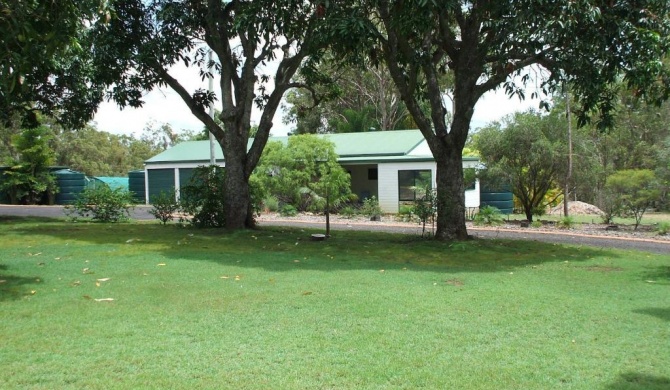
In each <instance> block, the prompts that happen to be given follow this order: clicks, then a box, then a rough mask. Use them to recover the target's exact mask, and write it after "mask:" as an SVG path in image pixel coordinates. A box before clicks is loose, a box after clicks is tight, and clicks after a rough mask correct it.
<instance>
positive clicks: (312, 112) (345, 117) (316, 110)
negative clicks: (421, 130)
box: [284, 58, 412, 134]
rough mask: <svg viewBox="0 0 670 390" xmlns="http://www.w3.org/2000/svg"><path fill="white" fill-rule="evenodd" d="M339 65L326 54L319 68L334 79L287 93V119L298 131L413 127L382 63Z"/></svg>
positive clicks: (355, 130) (296, 131) (323, 131)
mask: <svg viewBox="0 0 670 390" xmlns="http://www.w3.org/2000/svg"><path fill="white" fill-rule="evenodd" d="M340 65H341V64H339V63H338V61H336V60H334V59H333V58H327V59H326V61H325V62H324V63H322V64H321V65H320V68H319V69H320V70H321V71H322V72H324V73H326V74H328V75H329V79H330V80H332V83H330V84H328V86H327V87H325V88H316V87H315V88H312V90H310V91H307V90H295V91H291V92H290V93H289V94H288V96H287V97H286V103H287V104H286V107H285V108H286V109H287V113H286V115H285V116H284V123H286V124H289V123H295V124H296V129H295V131H294V132H295V133H296V134H306V133H350V132H362V131H369V130H370V129H371V128H374V129H375V130H382V131H383V130H396V129H406V128H408V127H412V123H411V118H409V113H408V112H407V109H406V108H405V105H404V103H403V102H402V100H401V99H400V95H399V93H398V90H397V88H396V87H395V84H393V80H392V79H391V75H390V74H389V72H388V69H387V68H386V67H385V66H384V65H383V64H379V65H378V66H376V67H375V66H366V65H371V64H369V63H367V64H363V66H360V64H359V65H358V66H344V67H343V66H340ZM315 90H316V92H315Z"/></svg>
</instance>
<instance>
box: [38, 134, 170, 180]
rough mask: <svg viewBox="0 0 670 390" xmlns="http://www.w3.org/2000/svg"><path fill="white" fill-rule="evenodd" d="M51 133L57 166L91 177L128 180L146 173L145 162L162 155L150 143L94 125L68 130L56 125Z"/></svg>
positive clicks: (51, 143)
mask: <svg viewBox="0 0 670 390" xmlns="http://www.w3.org/2000/svg"><path fill="white" fill-rule="evenodd" d="M51 131H52V132H53V137H52V139H51V142H50V146H51V148H52V149H53V150H54V152H55V154H56V160H55V163H56V165H60V166H66V167H69V168H70V169H73V170H76V171H79V172H83V173H85V174H86V175H88V176H126V175H127V174H128V172H130V171H132V170H135V169H142V168H143V166H144V161H146V160H147V159H149V158H151V157H152V156H154V155H155V154H157V153H159V152H160V151H161V150H159V149H154V147H153V145H151V144H149V143H147V142H146V141H142V140H138V139H137V138H134V137H131V136H127V135H117V134H111V133H108V132H105V131H99V130H97V129H96V128H95V127H93V126H91V125H88V126H86V127H84V128H81V129H79V130H68V129H65V128H63V127H62V126H58V125H55V124H54V125H52V126H51Z"/></svg>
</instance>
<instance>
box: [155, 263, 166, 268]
mask: <svg viewBox="0 0 670 390" xmlns="http://www.w3.org/2000/svg"><path fill="white" fill-rule="evenodd" d="M156 265H158V266H159V267H162V266H164V265H165V263H158V264H156Z"/></svg>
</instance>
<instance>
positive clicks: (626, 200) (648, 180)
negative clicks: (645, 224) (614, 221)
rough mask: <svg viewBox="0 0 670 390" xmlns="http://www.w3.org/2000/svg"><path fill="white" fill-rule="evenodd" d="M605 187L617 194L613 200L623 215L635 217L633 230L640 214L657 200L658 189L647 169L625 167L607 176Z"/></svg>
mask: <svg viewBox="0 0 670 390" xmlns="http://www.w3.org/2000/svg"><path fill="white" fill-rule="evenodd" d="M605 188H606V189H607V190H609V191H611V192H612V193H613V194H615V195H617V198H618V199H617V200H613V201H615V202H620V203H619V206H620V208H621V212H622V214H623V215H624V216H630V217H633V218H635V230H637V227H638V226H639V225H640V221H642V216H643V215H644V213H645V212H646V211H647V209H648V208H649V207H651V205H652V204H653V203H654V202H655V201H657V200H658V198H659V196H660V190H659V188H658V185H657V182H656V176H655V175H654V172H653V171H651V170H649V169H626V170H623V171H618V172H616V173H614V174H612V175H610V176H609V177H608V178H607V182H606V184H605Z"/></svg>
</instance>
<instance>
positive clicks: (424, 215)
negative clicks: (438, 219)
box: [412, 186, 437, 237]
mask: <svg viewBox="0 0 670 390" xmlns="http://www.w3.org/2000/svg"><path fill="white" fill-rule="evenodd" d="M417 190H420V191H421V192H423V194H422V195H421V196H419V195H420V194H418V193H417V197H416V199H415V200H414V206H413V207H412V212H413V213H414V214H415V215H416V216H417V217H419V220H420V221H421V226H422V227H421V236H422V237H423V236H424V235H425V234H426V223H428V221H431V222H433V224H434V223H435V214H436V213H437V204H436V201H437V197H436V195H437V194H436V191H435V190H434V189H433V188H431V187H430V186H426V187H424V188H420V189H417Z"/></svg>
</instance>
